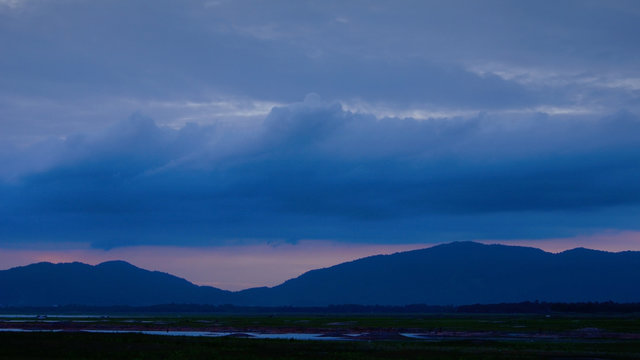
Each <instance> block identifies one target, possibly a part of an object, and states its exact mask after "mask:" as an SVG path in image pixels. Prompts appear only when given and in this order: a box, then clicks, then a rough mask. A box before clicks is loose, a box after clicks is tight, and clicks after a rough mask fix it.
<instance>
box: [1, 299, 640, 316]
mask: <svg viewBox="0 0 640 360" xmlns="http://www.w3.org/2000/svg"><path fill="white" fill-rule="evenodd" d="M0 313H4V314H54V313H55V314H136V313H137V314H161V313H172V314H183V313H184V314H206V313H217V314H280V313H281V314H309V313H311V314H385V313H388V314H393V313H395V314H415V313H433V314H445V313H447V314H452V313H459V314H480V313H492V314H498V313H500V314H516V313H525V314H548V313H582V314H595V313H625V314H627V313H640V303H616V302H612V301H608V302H581V303H552V302H538V301H534V302H531V301H526V302H520V303H501V304H474V305H461V306H434V305H424V304H414V305H406V306H382V305H356V304H346V305H330V306H324V307H297V306H273V307H266V306H235V305H199V304H162V305H152V306H126V305H121V306H84V305H65V306H55V307H0Z"/></svg>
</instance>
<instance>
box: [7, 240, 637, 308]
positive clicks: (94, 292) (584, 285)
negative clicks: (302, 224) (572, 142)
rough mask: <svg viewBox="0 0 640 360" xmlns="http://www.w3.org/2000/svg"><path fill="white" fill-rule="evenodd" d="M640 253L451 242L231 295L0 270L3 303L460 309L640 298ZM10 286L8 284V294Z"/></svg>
mask: <svg viewBox="0 0 640 360" xmlns="http://www.w3.org/2000/svg"><path fill="white" fill-rule="evenodd" d="M638 269H640V252H637V251H622V252H607V251H600V250H592V249H585V248H576V249H571V250H566V251H563V252H560V253H550V252H546V251H543V250H541V249H538V248H533V247H525V246H509V245H501V244H492V245H485V244H481V243H477V242H471V241H466V242H453V243H447V244H440V245H436V246H432V247H429V248H424V249H418V250H412V251H405V252H397V253H394V254H388V255H372V256H368V257H364V258H360V259H356V260H353V261H348V262H344V263H340V264H336V265H333V266H330V267H326V268H320V269H314V270H310V271H307V272H305V273H303V274H301V275H300V276H297V277H294V278H291V279H288V280H286V281H284V282H283V283H281V284H279V285H276V286H273V287H257V288H250V289H245V290H241V291H236V292H231V291H226V290H222V289H218V288H215V287H210V286H199V285H196V284H193V283H191V282H189V281H188V280H186V279H183V278H180V277H177V276H174V275H172V274H168V273H165V272H160V271H149V270H145V269H141V268H138V267H136V266H135V265H133V264H130V263H128V262H126V261H123V260H112V261H105V262H103V263H100V264H97V265H87V264H83V263H81V262H71V263H60V264H53V263H48V262H40V263H35V264H31V265H26V266H20V267H15V268H11V269H8V270H2V271H0V304H1V305H21V306H23V305H64V304H82V305H153V304H163V303H194V304H195V303H199V304H211V305H222V304H233V305H240V306H326V305H332V304H362V305H407V304H430V305H459V304H465V303H466V304H470V303H500V302H520V301H534V300H541V301H609V300H613V301H621V302H630V301H640V290H636V289H635V288H636V287H635V286H633V284H637V283H640V270H638ZM2 289H5V290H2Z"/></svg>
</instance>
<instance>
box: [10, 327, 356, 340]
mask: <svg viewBox="0 0 640 360" xmlns="http://www.w3.org/2000/svg"><path fill="white" fill-rule="evenodd" d="M58 331H62V330H58V329H56V330H29V329H0V332H58ZM80 331H81V332H88V333H99V334H145V335H162V336H197V337H199V336H204V337H223V336H234V335H240V336H246V337H249V338H255V339H288V340H349V339H348V338H343V337H335V336H323V334H308V333H285V334H277V333H269V334H265V333H256V332H210V331H173V330H170V331H162V330H91V329H89V330H80Z"/></svg>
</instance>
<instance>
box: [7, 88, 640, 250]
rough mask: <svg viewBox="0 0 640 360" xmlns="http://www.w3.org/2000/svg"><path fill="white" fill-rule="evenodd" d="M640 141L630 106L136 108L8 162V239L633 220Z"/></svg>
mask: <svg viewBox="0 0 640 360" xmlns="http://www.w3.org/2000/svg"><path fill="white" fill-rule="evenodd" d="M639 142H640V118H639V117H638V116H637V115H635V114H633V113H630V112H619V113H616V114H613V115H611V116H607V117H604V118H588V117H562V116H548V115H542V114H540V115H533V116H527V117H508V118H506V117H505V118H501V117H497V116H496V117H492V116H490V115H482V114H481V115H479V116H477V117H473V118H449V119H430V120H422V121H420V120H415V119H411V118H405V119H398V118H383V119H377V118H375V117H373V116H371V115H367V114H359V113H352V112H349V111H345V110H344V109H343V108H342V107H341V106H340V105H339V104H336V103H325V102H323V101H322V100H320V99H318V98H317V97H316V96H308V97H307V99H306V100H305V102H304V103H296V104H292V105H289V106H284V107H276V108H274V109H273V110H272V111H271V113H270V114H269V116H267V118H266V119H265V120H264V121H263V122H260V123H257V124H256V125H255V126H254V127H251V128H246V127H235V126H229V125H225V126H222V125H220V126H199V125H195V124H190V125H187V126H185V127H183V128H180V129H172V128H167V127H159V126H157V125H156V124H155V123H154V122H153V121H152V120H151V119H148V118H145V117H143V116H140V115H135V116H132V117H131V118H130V119H128V120H127V121H124V122H121V123H119V124H117V125H115V126H112V127H110V128H109V129H107V130H106V131H104V132H102V133H99V134H94V135H90V136H89V135H86V136H75V137H69V138H67V139H66V140H57V141H53V143H49V144H48V145H47V146H46V147H44V149H46V151H47V153H48V156H49V158H50V159H51V160H50V161H49V163H47V164H38V166H37V167H36V166H34V167H33V168H31V169H29V167H28V166H26V167H24V166H23V167H21V168H17V167H13V168H12V167H9V166H4V167H3V168H4V169H5V172H4V178H5V181H4V182H3V183H2V185H1V186H0V198H1V199H0V200H1V201H0V204H1V205H0V214H1V215H2V216H1V220H0V239H2V241H3V242H4V243H7V244H9V243H14V242H15V243H19V242H25V241H28V240H30V241H36V240H37V241H88V242H91V243H93V244H94V245H95V246H99V247H112V246H122V245H133V244H157V243H163V244H167V243H171V244H191V245H196V244H217V243H220V242H221V241H226V240H229V239H288V240H296V239H301V238H331V239H338V240H342V241H352V242H353V241H356V242H357V241H369V242H371V241H373V242H375V241H442V240H448V239H459V238H466V239H468V238H469V237H473V238H490V237H540V236H566V235H571V234H577V233H584V232H590V231H596V230H599V229H611V228H618V229H635V228H637V227H638V225H637V221H635V219H637V215H638V210H639V209H640V208H639V207H638V204H639V202H640V182H638V181H637V179H638V178H640V167H639V166H638V164H640V149H639V148H638V147H637V144H638V143H639ZM42 149H43V147H42V145H38V146H35V147H33V148H32V149H31V150H29V151H31V152H33V151H35V152H42V151H43V150H42ZM29 151H23V152H22V154H25V155H24V156H25V159H28V158H29V156H30V155H29ZM43 155H44V154H43ZM11 156H12V157H13V160H12V161H13V163H15V162H20V159H21V156H23V155H21V154H20V153H14V154H11ZM32 157H33V156H32ZM36 158H37V156H36ZM3 162H4V163H5V164H9V158H8V157H6V156H5V158H4V160H3ZM9 169H19V170H13V172H12V173H9Z"/></svg>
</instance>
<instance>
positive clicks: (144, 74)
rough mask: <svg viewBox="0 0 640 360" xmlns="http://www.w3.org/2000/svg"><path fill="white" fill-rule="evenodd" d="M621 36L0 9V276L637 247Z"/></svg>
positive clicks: (609, 29) (405, 13) (458, 23)
mask: <svg viewBox="0 0 640 360" xmlns="http://www.w3.org/2000/svg"><path fill="white" fill-rule="evenodd" d="M637 34H640V3H638V2H637V1H633V0H632V1H621V0H620V1H618V0H607V1H589V0H582V1H568V0H560V1H491V0H487V1H423V0H421V1H408V0H407V1H402V0H401V1H357V0H353V1H331V0H326V1H277V0H274V1H244V0H238V1H225V0H217V1H212V0H186V1H170V0H156V1H117V0H114V1H89V0H48V1H45V0H0V69H2V72H1V74H2V76H0V268H3V269H4V268H10V267H12V266H18V265H24V264H28V263H31V262H35V261H45V260H46V261H54V262H57V261H83V262H88V263H98V262H100V261H105V260H110V259H124V260H128V261H131V262H132V263H134V264H136V265H138V266H142V267H145V268H148V269H153V270H160V271H166V272H170V273H173V274H176V275H179V276H182V277H185V278H187V279H189V280H191V281H194V282H196V283H199V284H208V285H213V286H218V287H221V288H225V289H232V290H237V289H242V288H247V287H253V286H263V285H268V286H272V285H276V284H278V283H280V282H282V281H284V280H286V279H288V278H290V277H293V276H297V275H299V274H300V273H302V272H304V271H307V270H311V269H313V268H318V267H325V266H330V265H334V264H337V263H339V262H342V261H347V260H352V259H355V258H358V257H362V256H367V255H373V254H378V253H393V252H396V251H404V250H411V249H417V248H423V247H428V246H432V245H434V244H438V243H444V242H450V241H460V240H474V241H481V242H485V243H505V244H515V245H526V246H535V247H540V248H543V249H545V250H549V251H562V250H564V249H568V248H572V247H576V246H584V247H589V248H596V249H603V250H609V251H621V250H640V221H639V220H640V67H639V66H638V64H640V43H638V41H637Z"/></svg>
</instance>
